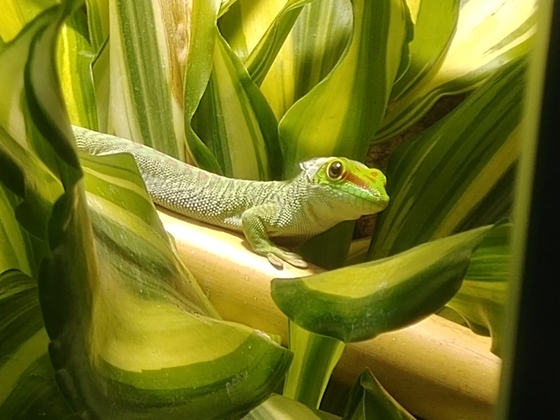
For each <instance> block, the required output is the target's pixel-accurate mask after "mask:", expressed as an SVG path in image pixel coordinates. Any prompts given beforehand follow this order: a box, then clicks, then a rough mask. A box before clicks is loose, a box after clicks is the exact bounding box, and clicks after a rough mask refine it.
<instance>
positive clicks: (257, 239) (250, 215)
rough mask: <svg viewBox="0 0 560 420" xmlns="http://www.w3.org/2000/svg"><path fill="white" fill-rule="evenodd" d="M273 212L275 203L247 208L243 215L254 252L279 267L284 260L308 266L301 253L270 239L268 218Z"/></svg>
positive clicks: (243, 222) (296, 264)
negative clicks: (280, 245)
mask: <svg viewBox="0 0 560 420" xmlns="http://www.w3.org/2000/svg"><path fill="white" fill-rule="evenodd" d="M271 212H274V207H273V205H261V206H256V207H252V208H250V209H248V210H245V211H244V212H243V214H242V215H241V223H242V227H243V233H244V234H245V238H246V239H247V242H249V244H250V245H251V248H252V249H253V252H255V253H256V254H259V255H263V256H265V257H267V258H268V261H270V263H271V264H272V265H273V266H274V267H276V268H279V269H281V268H283V266H284V264H283V262H282V261H285V262H287V263H288V264H290V265H293V266H294V267H298V268H307V263H306V262H305V261H304V260H303V258H302V257H301V256H300V255H298V254H296V253H294V252H290V251H286V250H285V249H282V248H280V247H278V246H276V245H274V244H273V243H272V242H271V241H270V238H269V236H268V231H267V228H266V227H267V225H269V224H268V223H267V222H266V218H267V215H268V214H271Z"/></svg>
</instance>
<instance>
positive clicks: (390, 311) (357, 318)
mask: <svg viewBox="0 0 560 420" xmlns="http://www.w3.org/2000/svg"><path fill="white" fill-rule="evenodd" d="M488 229H489V227H483V228H478V229H474V230H470V231H467V232H463V233H460V234H457V235H453V236H449V237H447V238H444V239H439V240H437V241H432V242H429V243H427V244H424V245H420V246H417V247H415V248H412V249H410V250H408V251H406V252H403V253H401V254H397V255H394V256H391V257H388V258H384V259H381V260H376V261H373V262H369V263H364V264H359V265H356V266H352V267H346V268H341V269H338V270H333V271H329V272H325V273H321V274H317V275H313V276H310V277H303V278H296V279H289V280H288V279H274V280H273V281H272V285H271V293H272V298H273V299H274V302H275V303H276V304H277V305H278V307H279V308H280V309H281V310H282V312H284V313H285V314H286V315H287V316H288V317H289V318H290V319H291V320H292V321H293V322H295V323H297V324H298V325H300V326H301V327H303V328H305V329H307V330H309V331H312V332H314V333H316V334H322V335H326V336H329V337H333V338H336V339H338V340H341V341H344V342H345V343H349V342H355V341H362V340H367V339H370V338H373V337H375V336H377V335H379V334H381V333H384V332H388V331H393V330H396V329H399V328H403V327H405V326H407V325H410V324H412V323H414V322H417V321H419V320H421V319H422V318H424V317H426V316H428V315H430V314H432V313H434V312H435V311H436V310H438V309H439V308H441V307H442V306H443V305H444V304H445V303H446V302H447V301H448V300H449V299H451V298H452V297H453V295H454V294H455V293H456V292H457V290H458V289H459V287H460V286H461V281H462V280H463V276H464V274H465V271H466V270H467V267H468V264H469V260H470V256H471V252H472V250H473V249H474V248H476V247H477V246H478V244H479V243H480V241H481V240H482V238H483V237H484V234H485V232H487V231H488Z"/></svg>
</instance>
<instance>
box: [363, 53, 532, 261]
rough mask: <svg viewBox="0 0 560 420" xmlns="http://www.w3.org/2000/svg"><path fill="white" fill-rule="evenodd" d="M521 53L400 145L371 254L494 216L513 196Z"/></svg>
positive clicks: (523, 63) (399, 248)
mask: <svg viewBox="0 0 560 420" xmlns="http://www.w3.org/2000/svg"><path fill="white" fill-rule="evenodd" d="M525 70H526V61H525V60H518V61H516V62H514V63H511V64H510V65H508V66H507V67H504V68H503V69H502V70H501V71H500V72H498V73H497V74H496V75H495V76H494V77H493V78H492V79H490V80H489V81H488V82H487V83H486V84H485V85H484V87H482V88H481V89H480V90H478V91H477V92H475V93H473V94H472V95H471V96H470V97H469V98H468V99H467V100H466V101H464V102H463V103H462V104H461V105H460V106H459V107H458V108H457V109H455V111H454V112H452V113H451V114H450V115H448V116H447V117H446V118H445V119H444V120H442V121H441V122H440V123H438V124H437V125H435V126H432V127H431V128H430V129H428V130H426V131H424V132H422V134H420V136H418V138H416V139H414V140H412V141H411V142H409V143H406V144H404V145H402V146H400V147H399V148H398V149H397V150H396V151H395V153H393V155H392V156H391V158H390V161H389V167H388V168H387V171H386V175H387V178H388V179H389V184H388V191H389V194H390V195H391V204H390V205H389V206H388V207H387V209H386V210H385V211H384V212H383V213H381V214H380V216H379V218H378V219H377V222H376V229H375V232H374V237H373V240H372V244H371V249H370V255H369V257H370V259H377V258H383V257H386V256H388V255H394V254H396V253H399V252H402V251H404V250H406V249H409V248H411V247H413V246H416V245H419V244H421V243H424V242H427V241H429V240H432V239H435V238H442V237H445V236H447V235H450V234H452V233H456V232H460V231H463V230H466V229H470V228H473V227H477V226H481V225H487V224H492V223H495V222H497V221H498V220H500V219H502V218H504V217H506V216H507V215H508V212H509V209H510V206H511V202H512V199H513V198H512V188H513V182H514V176H513V175H514V169H515V162H516V160H517V156H518V144H519V130H518V126H519V124H520V121H521V112H522V108H523V106H522V104H523V93H524V81H525Z"/></svg>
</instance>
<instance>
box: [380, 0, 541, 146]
mask: <svg viewBox="0 0 560 420" xmlns="http://www.w3.org/2000/svg"><path fill="white" fill-rule="evenodd" d="M535 7H536V1H534V0H531V1H526V0H507V1H503V0H492V1H488V0H470V1H463V2H461V8H460V11H459V20H458V22H457V30H456V32H455V34H454V36H453V40H452V41H451V44H450V46H449V50H448V51H447V54H446V55H445V58H444V60H443V63H442V64H441V66H440V67H439V68H438V69H437V71H432V72H428V73H427V74H426V75H425V77H423V78H422V79H421V80H420V81H419V82H418V83H417V84H416V85H415V86H414V88H412V89H410V90H408V91H407V92H406V94H404V95H402V96H400V97H399V99H398V100H396V101H395V102H393V103H390V104H389V107H388V112H387V113H386V115H385V116H384V118H383V122H382V123H381V128H380V129H379V131H378V132H377V133H376V139H375V141H383V140H386V139H388V138H391V137H392V136H394V135H396V134H398V133H401V132H402V131H403V130H405V129H406V128H408V127H410V126H411V125H412V124H413V123H414V122H416V121H418V120H419V119H420V118H421V117H422V116H423V115H425V114H426V112H428V111H429V110H430V108H431V107H432V105H434V104H435V103H436V101H437V100H438V99H439V98H441V97H442V96H444V95H451V94H455V93H461V92H466V91H470V90H473V89H475V88H477V87H478V86H480V85H481V84H482V83H484V82H485V81H486V80H488V79H489V78H490V77H492V76H493V75H494V74H495V73H496V72H497V71H499V70H500V69H501V68H502V67H503V66H505V65H507V64H508V63H509V62H511V61H516V60H518V59H519V58H520V57H522V56H524V55H525V54H527V52H528V51H529V49H530V46H531V36H532V35H533V33H534V32H535V26H536V18H535ZM438 13H439V8H438ZM423 29H424V30H426V31H430V30H433V29H432V28H431V27H425V28H423ZM434 58H435V57H434Z"/></svg>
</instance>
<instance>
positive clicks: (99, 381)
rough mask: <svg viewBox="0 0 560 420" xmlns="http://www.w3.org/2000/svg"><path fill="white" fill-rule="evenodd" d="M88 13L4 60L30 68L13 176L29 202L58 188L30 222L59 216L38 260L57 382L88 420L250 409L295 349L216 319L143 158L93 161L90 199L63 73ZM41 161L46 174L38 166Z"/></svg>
mask: <svg viewBox="0 0 560 420" xmlns="http://www.w3.org/2000/svg"><path fill="white" fill-rule="evenodd" d="M79 6H80V3H79V2H67V3H65V4H64V5H62V6H60V7H56V8H53V9H50V10H48V11H46V12H44V13H43V14H41V15H39V17H38V18H37V19H36V21H34V22H32V23H31V24H30V27H29V28H26V30H24V32H22V34H21V35H20V36H19V37H18V38H16V40H15V41H14V42H13V43H11V44H8V45H7V46H6V49H5V50H2V51H1V52H0V54H1V55H2V57H4V54H7V55H8V56H13V57H17V56H18V54H15V52H19V54H22V53H23V54H24V58H23V59H22V60H20V61H19V62H18V61H17V60H16V61H14V63H15V64H16V65H17V64H20V65H21V67H24V66H25V69H24V71H22V68H20V69H19V71H17V69H15V70H14V69H12V71H11V72H5V74H8V75H9V76H12V79H13V80H11V79H8V82H13V83H11V84H10V85H6V84H5V83H6V82H5V81H4V80H2V82H1V83H3V85H2V86H3V88H4V89H5V90H6V91H7V92H8V93H9V95H7V96H8V98H9V100H11V98H17V97H19V101H14V102H15V103H19V104H22V107H21V108H20V107H16V108H15V109H11V108H7V107H4V108H2V107H0V111H1V112H0V122H1V123H2V131H1V134H2V135H3V137H4V138H5V139H7V141H3V142H2V143H1V145H2V148H1V149H0V150H1V151H2V154H1V156H2V158H3V161H4V162H6V163H7V165H4V166H2V168H1V170H2V176H1V177H0V180H2V181H4V182H5V186H6V187H8V188H10V191H11V193H12V194H15V195H16V196H18V201H19V203H24V204H25V203H30V202H33V200H35V201H37V198H36V197H35V195H37V194H38V193H37V191H38V189H37V188H36V186H37V185H39V182H38V179H39V178H41V177H42V176H43V174H44V173H47V174H50V178H51V179H54V180H56V181H57V183H55V185H56V186H57V188H55V189H54V190H53V192H52V193H50V194H44V195H43V196H41V197H42V200H43V201H45V202H46V205H44V206H42V207H38V208H36V209H34V213H33V214H32V215H31V214H25V213H20V214H18V221H19V222H20V223H22V224H23V223H26V221H27V220H29V219H30V218H31V216H34V217H37V218H39V219H42V220H45V221H46V222H45V223H44V224H45V226H46V229H44V231H41V232H40V233H42V234H43V236H42V237H39V239H43V242H44V246H45V247H46V248H47V251H48V255H47V257H46V258H41V259H37V260H35V264H37V265H38V268H39V269H38V270H37V271H39V276H38V284H39V298H40V303H41V307H42V313H43V316H44V322H45V326H46V329H47V333H48V337H49V339H50V341H51V344H50V347H49V350H50V352H49V353H50V357H51V361H52V365H53V367H54V371H55V373H56V376H57V382H58V384H59V385H60V387H61V389H62V390H63V393H64V394H65V397H66V398H67V399H68V401H69V403H70V405H71V406H72V408H73V410H75V411H76V412H78V413H79V414H80V415H81V416H94V417H105V418H107V417H114V416H115V415H116V416H118V417H119V418H154V417H166V418H181V419H182V418H204V417H207V418H213V417H214V418H215V417H217V418H223V417H227V416H230V415H236V414H238V413H241V412H243V411H246V410H248V409H250V408H251V407H252V406H253V405H255V404H256V403H258V402H259V401H261V400H263V399H265V398H266V397H267V396H268V394H269V393H270V392H271V390H272V388H274V387H275V386H276V385H277V384H278V382H279V381H280V380H281V379H282V376H283V374H284V372H285V370H286V368H287V365H288V364H289V362H290V359H291V355H290V354H289V352H287V351H286V350H284V349H282V348H281V347H279V346H278V345H277V344H276V343H275V342H273V341H272V340H270V339H269V338H268V337H266V336H265V335H264V334H262V333H259V332H257V331H253V330H251V329H249V328H247V327H245V326H240V325H237V324H232V323H226V322H222V321H220V320H218V319H214V318H210V317H205V316H203V314H208V315H214V316H215V315H216V313H215V311H214V310H213V309H212V307H211V306H210V305H209V303H208V302H207V300H206V298H205V297H204V295H203V294H202V293H201V292H200V289H199V288H198V286H197V285H196V283H195V282H194V280H193V279H192V278H191V277H190V276H189V274H188V273H187V272H186V270H185V268H184V267H183V266H182V264H181V263H180V262H179V261H178V259H177V258H176V255H175V253H174V252H173V250H172V248H171V246H170V242H169V237H168V236H167V234H166V233H165V231H164V230H163V229H162V227H161V223H160V222H159V220H158V219H157V216H156V215H155V212H154V208H153V205H152V203H151V201H150V200H149V197H148V195H147V193H146V191H145V189H144V187H143V184H142V181H141V177H140V175H139V174H138V172H137V170H136V166H135V164H134V161H133V159H132V158H131V157H130V156H128V155H127V156H109V157H105V158H103V159H101V158H97V159H94V158H87V159H85V161H88V162H89V163H90V166H88V176H87V178H86V184H87V185H88V186H89V187H90V188H91V189H92V192H91V193H90V195H89V196H88V198H87V203H86V195H85V192H84V190H83V185H82V180H81V178H82V169H81V166H80V162H79V160H78V158H77V156H76V153H75V150H74V147H73V145H72V141H73V138H72V131H71V129H70V125H69V120H68V117H67V115H66V114H65V109H64V106H63V102H62V95H61V93H60V88H59V85H58V84H57V78H56V69H55V66H54V63H55V60H54V51H55V45H56V39H57V35H58V29H59V28H60V25H61V22H62V21H63V19H64V18H65V17H66V16H68V15H69V14H71V13H72V12H74V11H75V10H76V8H77V7H79ZM6 51H8V52H6ZM11 53H13V54H12V55H10V54H11ZM27 57H28V58H27ZM17 75H19V78H20V79H18V78H17ZM24 76H25V78H24ZM22 108H23V110H27V111H28V112H29V114H23V113H22ZM14 116H16V117H17V118H14ZM4 124H6V126H4ZM6 128H9V130H6ZM4 138H3V140H4ZM13 150H16V152H13ZM25 157H27V159H23V158H25ZM33 160H35V161H36V162H40V163H42V166H40V165H38V164H36V165H34V166H28V167H25V170H24V169H23V164H24V162H27V161H31V162H33ZM8 171H10V172H8ZM12 172H13V173H12ZM116 174H119V175H120V176H119V177H116V176H115V175H116ZM126 174H128V175H126ZM10 175H15V176H16V178H15V179H16V181H17V180H19V181H20V182H14V181H10V179H12V180H13V179H14V178H13V177H10ZM6 180H8V181H6ZM87 204H89V205H90V207H89V209H88V207H87ZM15 205H16V206H17V205H18V202H15ZM129 205H130V207H129ZM19 206H20V207H21V204H19ZM90 220H91V221H93V224H92V222H91V221H90ZM27 225H30V226H32V224H30V223H29V222H27ZM11 236H13V235H11ZM94 244H95V245H94ZM35 257H36V256H35ZM6 261H9V260H8V259H6ZM15 338H17V336H16V337H15ZM43 344H44V345H45V344H46V342H44V343H43ZM19 345H20V344H19V343H15V345H14V346H13V349H17V348H18V347H19ZM14 351H15V350H14ZM37 357H40V354H38V356H37ZM26 366H27V365H26ZM24 367H25V366H24ZM29 372H31V373H32V371H31V370H29ZM25 379H26V378H23V379H22V381H24V380H25ZM19 383H23V382H21V381H18V384H19ZM18 386H19V385H18ZM10 389H15V387H12V388H10ZM8 392H11V391H10V390H8Z"/></svg>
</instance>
